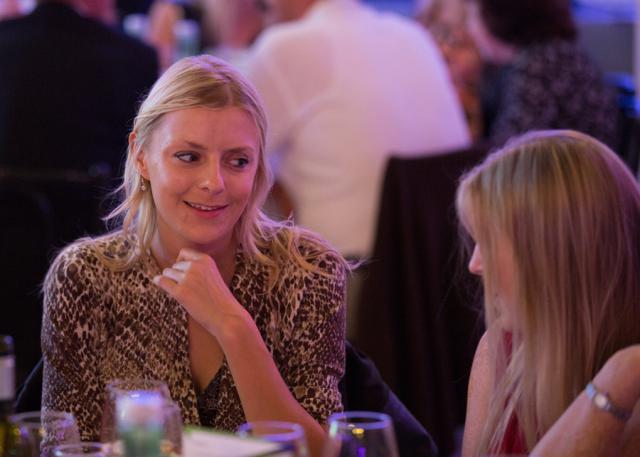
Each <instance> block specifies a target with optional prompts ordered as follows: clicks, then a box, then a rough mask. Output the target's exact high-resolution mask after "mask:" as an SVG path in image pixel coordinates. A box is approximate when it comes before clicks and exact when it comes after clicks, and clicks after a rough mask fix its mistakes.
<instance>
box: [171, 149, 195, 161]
mask: <svg viewBox="0 0 640 457" xmlns="http://www.w3.org/2000/svg"><path fill="white" fill-rule="evenodd" d="M175 157H176V158H178V159H179V160H181V161H183V162H194V161H196V160H197V159H198V156H197V155H196V154H195V153H193V152H187V151H184V152H178V153H176V154H175Z"/></svg>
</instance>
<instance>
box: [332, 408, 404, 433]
mask: <svg viewBox="0 0 640 457" xmlns="http://www.w3.org/2000/svg"><path fill="white" fill-rule="evenodd" d="M327 423H328V424H329V426H331V424H336V426H337V427H340V428H352V427H354V426H357V427H359V428H363V429H365V430H378V429H383V428H386V427H389V426H390V425H392V422H391V417H390V416H389V415H388V414H385V413H377V412H374V411H343V412H341V413H333V414H332V415H331V416H329V419H327Z"/></svg>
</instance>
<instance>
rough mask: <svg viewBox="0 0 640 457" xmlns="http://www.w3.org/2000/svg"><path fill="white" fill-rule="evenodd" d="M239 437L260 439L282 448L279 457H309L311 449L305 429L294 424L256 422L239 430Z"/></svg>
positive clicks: (247, 424)
mask: <svg viewBox="0 0 640 457" xmlns="http://www.w3.org/2000/svg"><path fill="white" fill-rule="evenodd" d="M237 435H238V436H242V437H245V438H248V437H253V438H260V439H263V440H265V441H269V442H271V443H277V444H280V445H281V446H282V451H283V452H282V454H278V456H280V455H282V456H292V457H308V456H309V449H308V447H307V440H306V437H305V435H304V430H303V428H302V427H301V426H300V425H298V424H295V423H293V422H282V421H254V422H246V423H244V424H242V425H241V426H240V427H239V428H238V432H237Z"/></svg>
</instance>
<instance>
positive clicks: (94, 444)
mask: <svg viewBox="0 0 640 457" xmlns="http://www.w3.org/2000/svg"><path fill="white" fill-rule="evenodd" d="M90 447H97V448H100V449H105V448H106V447H108V443H101V442H100V441H81V442H80V443H65V444H57V445H55V446H54V447H53V450H54V451H56V450H60V451H66V450H67V449H75V448H90Z"/></svg>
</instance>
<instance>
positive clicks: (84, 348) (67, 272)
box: [42, 242, 107, 440]
mask: <svg viewBox="0 0 640 457" xmlns="http://www.w3.org/2000/svg"><path fill="white" fill-rule="evenodd" d="M100 267H101V266H100V261H99V260H98V259H97V257H96V256H95V253H94V252H93V251H92V249H91V246H90V242H79V243H77V244H73V245H71V246H69V247H67V248H66V249H65V250H64V251H62V252H61V253H60V255H59V256H58V257H57V259H56V260H55V261H54V262H53V264H52V265H51V268H50V269H49V272H48V273H47V276H46V279H45V284H44V316H43V324H42V351H43V357H44V375H43V376H44V379H43V392H42V395H43V396H42V406H43V408H46V409H55V410H60V411H68V412H71V413H73V414H74V416H75V418H76V420H77V422H78V426H79V428H80V434H81V438H82V439H83V440H96V439H97V438H98V437H99V432H100V423H99V417H101V414H99V413H100V412H101V411H102V407H103V405H102V398H103V392H102V389H101V383H100V382H99V381H98V376H99V372H100V360H99V354H100V347H101V346H102V345H103V343H104V342H103V341H102V340H103V338H104V332H101V328H102V325H103V322H104V306H103V296H104V293H105V291H106V290H107V288H106V287H105V286H106V285H105V284H102V281H100V280H99V278H100V276H101V275H100V274H98V273H97V270H99V268H100ZM102 268H104V267H102Z"/></svg>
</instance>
